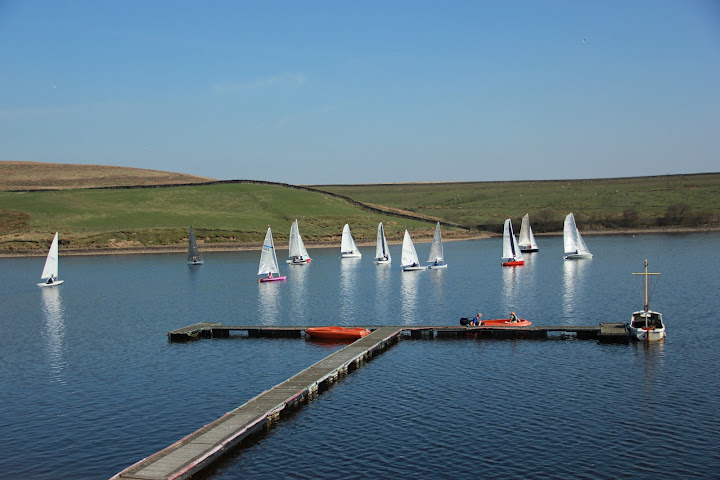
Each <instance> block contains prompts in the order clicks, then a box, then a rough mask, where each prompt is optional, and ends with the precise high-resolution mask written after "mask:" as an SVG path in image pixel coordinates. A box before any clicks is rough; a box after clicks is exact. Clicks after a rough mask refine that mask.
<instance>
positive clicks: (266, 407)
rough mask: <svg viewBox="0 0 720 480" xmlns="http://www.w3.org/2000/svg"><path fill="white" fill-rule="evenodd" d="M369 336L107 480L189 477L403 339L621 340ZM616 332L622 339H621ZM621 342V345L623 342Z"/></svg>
mask: <svg viewBox="0 0 720 480" xmlns="http://www.w3.org/2000/svg"><path fill="white" fill-rule="evenodd" d="M306 328H309V327H297V326H294V327H259V326H225V325H222V324H220V323H198V324H195V325H190V326H187V327H184V328H180V329H178V330H173V331H172V332H169V333H168V339H169V340H170V341H172V342H176V341H190V340H197V339H202V338H229V337H230V332H232V331H238V332H240V333H241V334H245V335H246V336H247V337H251V338H255V337H271V338H302V337H303V336H304V332H305V329H306ZM367 328H370V329H371V330H372V332H371V333H370V334H369V335H367V336H365V337H363V338H361V339H359V340H356V341H354V342H353V343H351V344H349V345H348V346H346V347H344V348H342V349H340V350H337V351H335V352H334V353H332V354H330V355H329V356H327V357H325V358H324V359H322V360H320V361H319V362H317V363H315V364H314V365H311V366H310V367H308V368H306V369H305V370H303V371H301V372H300V373H298V374H296V375H294V376H293V377H290V378H289V379H287V380H285V381H284V382H282V383H280V384H279V385H276V386H275V387H273V388H271V389H270V390H267V391H265V392H263V393H261V394H260V395H258V396H256V397H255V398H253V399H251V400H249V401H248V402H247V403H245V404H244V405H242V406H240V407H238V408H236V409H235V410H232V411H230V412H228V413H226V414H225V415H223V416H222V417H220V418H219V419H217V420H215V421H214V422H212V423H209V424H208V425H205V426H203V427H202V428H200V429H198V430H196V431H195V432H193V433H191V434H190V435H188V436H186V437H185V438H183V439H181V440H179V441H177V442H175V443H174V444H172V445H170V446H169V447H167V448H165V449H163V450H161V451H159V452H157V453H155V454H153V455H150V456H149V457H147V458H145V459H143V460H140V461H139V462H137V463H135V464H134V465H131V466H130V467H128V468H126V469H125V470H123V471H122V472H120V473H118V474H116V475H115V476H113V477H112V479H111V480H121V479H127V480H167V479H172V480H180V479H187V478H191V477H192V476H193V475H195V474H199V473H200V472H202V471H203V470H204V469H206V468H208V467H209V466H211V465H212V464H213V463H214V462H215V461H217V460H218V459H219V458H220V457H222V456H223V455H224V454H226V453H227V452H228V451H230V450H231V449H233V447H236V446H238V445H240V444H241V442H242V441H243V440H245V439H247V438H249V437H251V436H252V435H253V434H256V433H260V432H262V431H263V430H264V429H266V428H269V427H270V426H271V425H272V424H273V423H274V422H275V421H277V420H279V419H280V418H281V417H282V415H283V414H286V413H288V412H289V411H291V410H292V408H293V407H297V406H299V405H301V404H302V403H303V402H306V401H307V400H309V399H310V398H312V397H313V396H315V395H317V394H318V393H322V391H324V390H326V389H327V388H329V386H330V385H332V384H333V383H334V382H336V381H337V380H338V379H339V378H341V377H342V376H343V375H346V374H347V373H349V372H352V371H353V370H355V369H357V368H358V367H360V366H361V365H362V364H363V363H365V362H366V361H368V360H370V359H371V358H373V357H374V356H376V355H378V354H380V353H382V352H384V351H385V350H387V348H389V347H390V346H391V345H393V344H394V343H396V342H397V341H398V340H399V339H400V338H401V337H402V336H403V335H407V336H408V337H409V338H411V339H430V338H478V337H480V338H483V337H490V338H527V339H540V338H547V336H548V333H551V332H560V334H561V335H575V336H576V337H577V338H578V339H588V340H589V339H597V340H598V341H606V342H607V341H614V342H618V341H627V339H628V335H627V333H625V329H624V327H623V324H615V323H612V324H611V323H605V324H601V325H599V326H597V327H570V326H562V327H522V328H517V327H447V326H434V327H429V326H377V327H367ZM621 331H622V334H621ZM623 338H624V340H623Z"/></svg>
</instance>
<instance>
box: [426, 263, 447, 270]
mask: <svg viewBox="0 0 720 480" xmlns="http://www.w3.org/2000/svg"><path fill="white" fill-rule="evenodd" d="M427 268H428V270H431V269H436V268H447V263H443V264H442V265H428V267H427Z"/></svg>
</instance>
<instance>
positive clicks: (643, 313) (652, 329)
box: [625, 260, 665, 342]
mask: <svg viewBox="0 0 720 480" xmlns="http://www.w3.org/2000/svg"><path fill="white" fill-rule="evenodd" d="M647 267H648V262H647V260H645V272H644V273H633V275H644V276H645V304H644V305H643V309H642V310H638V311H637V312H633V314H632V317H631V318H630V323H627V324H625V327H626V329H627V331H628V333H629V334H630V337H631V338H633V339H635V340H641V341H646V342H652V341H657V340H662V339H663V338H665V324H664V323H663V318H662V313H660V312H654V311H652V310H650V302H649V296H648V276H649V275H660V274H659V273H648V271H647Z"/></svg>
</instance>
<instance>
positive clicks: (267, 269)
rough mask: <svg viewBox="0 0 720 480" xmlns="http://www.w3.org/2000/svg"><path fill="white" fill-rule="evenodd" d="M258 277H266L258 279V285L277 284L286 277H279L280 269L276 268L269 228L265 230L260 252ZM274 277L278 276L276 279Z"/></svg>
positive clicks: (273, 243)
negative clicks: (264, 283) (265, 283)
mask: <svg viewBox="0 0 720 480" xmlns="http://www.w3.org/2000/svg"><path fill="white" fill-rule="evenodd" d="M257 274H258V275H267V276H266V277H263V278H258V283H263V282H277V281H279V280H285V278H286V277H281V276H279V275H280V269H279V268H278V261H277V255H276V253H275V242H273V237H272V231H271V230H270V227H268V229H267V233H266V234H265V240H264V241H263V247H262V252H261V253H260V266H259V267H258V273H257ZM275 275H278V276H277V277H276V276H275Z"/></svg>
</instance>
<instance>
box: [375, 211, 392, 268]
mask: <svg viewBox="0 0 720 480" xmlns="http://www.w3.org/2000/svg"><path fill="white" fill-rule="evenodd" d="M390 262H392V257H391V256H390V249H389V248H388V243H387V239H386V238H385V228H384V227H383V224H382V222H380V223H379V224H378V232H377V246H376V247H375V264H376V265H380V264H387V263H390Z"/></svg>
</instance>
